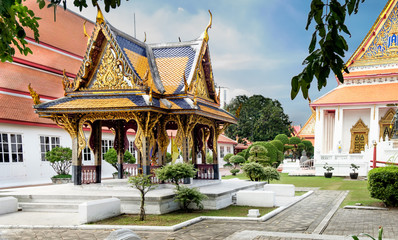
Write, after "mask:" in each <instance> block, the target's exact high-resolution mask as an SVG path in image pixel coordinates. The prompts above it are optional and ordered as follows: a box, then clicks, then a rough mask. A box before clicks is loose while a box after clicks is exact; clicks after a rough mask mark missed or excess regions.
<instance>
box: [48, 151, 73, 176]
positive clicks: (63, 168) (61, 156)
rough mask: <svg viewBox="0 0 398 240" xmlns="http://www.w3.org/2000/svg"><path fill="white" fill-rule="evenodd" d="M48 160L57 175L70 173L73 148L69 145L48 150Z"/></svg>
mask: <svg viewBox="0 0 398 240" xmlns="http://www.w3.org/2000/svg"><path fill="white" fill-rule="evenodd" d="M46 160H47V161H49V162H50V165H51V167H52V168H53V169H54V171H55V172H56V173H57V175H68V174H69V169H70V166H71V164H72V161H71V160H72V149H70V148H68V147H65V148H64V147H55V148H53V149H51V151H48V152H46Z"/></svg>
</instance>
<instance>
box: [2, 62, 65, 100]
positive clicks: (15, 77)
mask: <svg viewBox="0 0 398 240" xmlns="http://www.w3.org/2000/svg"><path fill="white" fill-rule="evenodd" d="M0 69H1V74H0V87H3V88H8V89H13V90H18V91H23V92H29V90H28V84H29V83H31V86H32V87H33V89H34V90H35V91H36V92H37V93H38V94H39V95H46V96H50V97H54V98H58V97H63V95H64V90H63V87H62V78H61V77H60V76H56V75H53V74H49V73H45V72H42V71H37V70H33V69H31V68H27V67H21V66H19V65H16V64H12V63H1V62H0Z"/></svg>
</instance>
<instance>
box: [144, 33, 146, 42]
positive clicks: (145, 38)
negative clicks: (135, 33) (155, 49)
mask: <svg viewBox="0 0 398 240" xmlns="http://www.w3.org/2000/svg"><path fill="white" fill-rule="evenodd" d="M144 35H145V39H144V42H146V32H144Z"/></svg>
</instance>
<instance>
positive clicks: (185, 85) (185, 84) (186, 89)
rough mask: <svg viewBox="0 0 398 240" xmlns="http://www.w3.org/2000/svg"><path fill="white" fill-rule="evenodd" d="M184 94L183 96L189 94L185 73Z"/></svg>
mask: <svg viewBox="0 0 398 240" xmlns="http://www.w3.org/2000/svg"><path fill="white" fill-rule="evenodd" d="M184 92H185V94H187V93H188V92H189V85H188V82H187V78H186V77H185V73H184Z"/></svg>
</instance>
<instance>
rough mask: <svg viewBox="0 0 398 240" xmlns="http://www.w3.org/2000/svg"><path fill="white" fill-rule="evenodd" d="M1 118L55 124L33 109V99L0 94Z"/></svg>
mask: <svg viewBox="0 0 398 240" xmlns="http://www.w3.org/2000/svg"><path fill="white" fill-rule="evenodd" d="M0 109H1V111H0V119H3V120H14V121H24V122H33V123H42V124H51V125H55V124H54V122H53V121H51V120H50V119H47V118H39V115H38V114H36V113H35V111H34V109H33V100H32V99H29V98H24V97H17V96H11V95H6V94H0Z"/></svg>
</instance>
